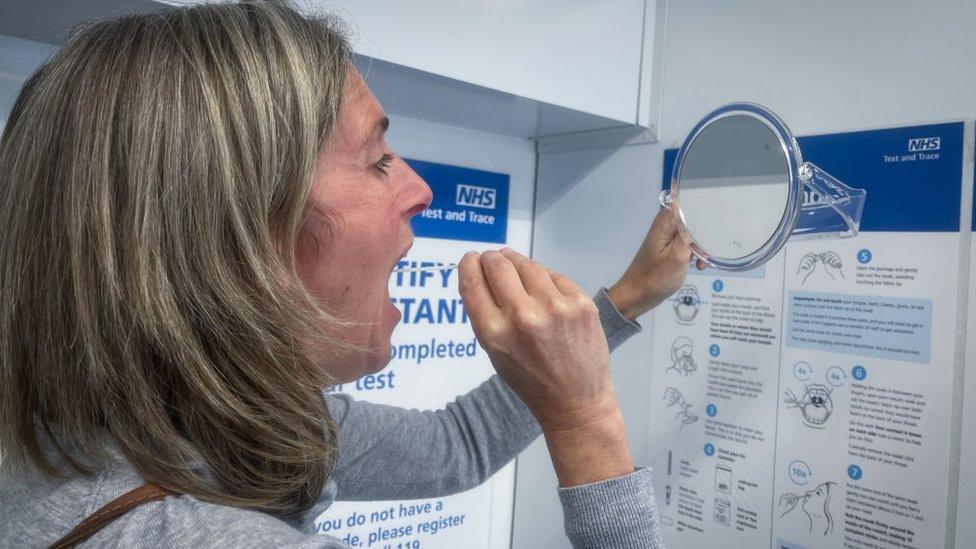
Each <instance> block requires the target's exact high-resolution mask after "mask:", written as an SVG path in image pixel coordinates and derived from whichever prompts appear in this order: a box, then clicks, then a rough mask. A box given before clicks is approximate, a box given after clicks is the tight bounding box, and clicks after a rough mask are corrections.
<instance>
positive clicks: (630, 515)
mask: <svg viewBox="0 0 976 549" xmlns="http://www.w3.org/2000/svg"><path fill="white" fill-rule="evenodd" d="M559 500H560V501H561V502H562V505H563V520H564V521H565V528H566V535H567V536H568V537H569V540H570V541H571V542H572V543H573V547H576V548H581V547H583V548H588V547H594V548H595V547H601V548H607V547H620V548H631V547H634V548H637V547H639V548H648V547H652V548H655V547H664V542H663V540H662V539H661V527H660V524H659V522H658V516H657V505H656V503H655V501H654V489H653V487H652V485H651V470H650V469H646V468H638V469H636V470H635V471H634V472H633V473H630V474H629V475H624V476H622V477H618V478H613V479H608V480H604V481H601V482H596V483H593V484H584V485H581V486H571V487H567V488H559Z"/></svg>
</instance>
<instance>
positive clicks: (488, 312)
mask: <svg viewBox="0 0 976 549" xmlns="http://www.w3.org/2000/svg"><path fill="white" fill-rule="evenodd" d="M459 273H460V292H461V297H462V299H463V300H464V304H465V309H466V310H467V312H468V316H469V318H470V319H471V325H472V327H473V328H474V332H475V335H476V336H478V340H479V341H480V342H481V345H482V347H484V348H485V350H486V351H487V352H488V355H489V357H490V358H491V362H492V365H493V366H494V368H495V370H496V371H497V372H498V375H499V376H501V378H502V379H503V380H504V381H505V382H506V383H507V384H508V386H509V387H511V388H512V390H513V391H515V392H516V394H518V395H519V397H520V398H521V399H522V401H523V402H525V404H526V405H527V406H528V407H529V410H531V411H532V414H533V415H534V416H535V417H536V419H537V420H538V421H539V425H540V426H541V427H542V431H543V433H544V434H545V436H546V441H547V443H548V445H549V450H550V454H551V456H552V459H553V464H554V466H555V469H556V474H557V476H558V477H559V481H560V484H562V485H564V486H571V485H577V484H583V483H587V482H595V481H598V480H603V479H606V478H613V477H617V476H621V475H625V474H628V473H630V472H632V471H633V462H632V461H631V459H630V453H629V450H628V448H627V441H626V435H625V432H624V424H623V418H622V415H621V413H620V406H619V404H618V402H617V397H616V393H615V391H614V388H613V382H612V381H611V378H610V368H609V361H610V355H609V351H608V350H607V341H606V338H605V337H604V335H603V330H602V328H601V326H600V319H599V314H598V312H597V309H596V306H595V305H594V304H593V301H592V300H591V299H590V298H589V296H587V295H586V294H585V293H583V291H582V290H580V288H579V287H578V286H576V284H574V283H573V282H572V281H570V280H569V279H568V278H566V277H564V276H562V275H559V274H556V273H553V272H551V271H549V270H548V269H546V268H545V267H543V266H542V265H540V264H538V263H536V262H535V261H532V260H531V259H529V258H527V257H525V256H523V255H521V254H518V253H516V252H514V251H511V250H502V251H501V252H494V251H493V252H485V253H483V254H478V253H469V254H467V255H465V256H464V258H463V259H462V260H461V263H460V265H459Z"/></svg>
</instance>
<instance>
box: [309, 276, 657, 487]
mask: <svg viewBox="0 0 976 549" xmlns="http://www.w3.org/2000/svg"><path fill="white" fill-rule="evenodd" d="M594 303H595V304H596V306H597V309H598V310H599V311H600V322H601V325H602V327H603V331H604V334H605V335H606V338H607V343H608V344H609V347H610V349H611V350H613V349H614V348H616V347H617V346H619V345H620V344H621V343H623V342H624V341H626V340H627V339H628V338H629V337H630V336H632V335H633V334H635V333H637V332H638V331H640V325H638V324H637V323H636V322H632V321H630V320H628V319H626V318H624V317H623V315H622V314H621V313H620V312H619V311H617V310H616V309H615V308H614V306H613V303H612V302H611V301H610V300H609V298H608V297H607V295H606V292H605V291H604V290H601V291H600V292H598V293H597V295H596V296H595V297H594ZM328 401H329V407H330V410H331V411H332V413H333V417H334V419H335V420H336V422H337V423H338V425H339V427H340V433H339V463H338V464H337V466H336V469H335V472H334V473H333V478H334V479H335V480H336V482H337V486H338V490H339V493H338V497H339V499H343V500H377V499H396V498H406V497H413V498H421V497H438V496H444V495H448V494H452V493H456V492H460V491H464V490H467V489H470V488H472V487H474V486H477V485H479V484H481V483H482V482H484V481H485V480H487V479H488V478H489V477H491V476H492V475H493V474H495V473H496V472H497V471H498V470H499V469H501V468H502V467H504V466H505V465H506V464H507V463H509V462H510V461H511V460H512V459H514V458H515V457H516V456H517V455H518V454H519V453H520V452H521V451H522V450H524V449H525V448H526V447H527V446H528V445H529V444H531V443H532V441H534V440H535V439H536V437H538V436H539V434H540V433H541V431H540V429H539V425H538V423H537V422H536V420H535V418H534V417H533V416H532V413H531V412H530V411H529V409H528V408H527V407H526V406H525V404H524V403H522V400H521V399H520V398H519V397H518V396H517V395H516V394H515V393H514V392H513V391H512V390H511V389H510V388H509V387H508V386H507V385H505V383H504V382H503V381H502V380H501V379H500V378H498V376H492V378H491V379H490V380H489V381H487V382H485V383H483V384H482V385H481V386H479V387H478V388H476V389H474V390H472V391H470V392H469V393H468V394H466V395H464V396H462V397H459V398H458V399H457V400H456V401H455V402H452V403H450V404H448V405H447V406H446V407H445V408H444V409H442V410H438V411H425V412H421V411H418V410H407V409H403V408H397V407H393V406H383V405H377V404H370V403H365V402H360V401H356V400H354V399H352V398H350V397H345V396H339V397H336V396H330V397H329V398H328Z"/></svg>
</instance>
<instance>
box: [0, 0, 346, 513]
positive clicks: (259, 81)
mask: <svg viewBox="0 0 976 549" xmlns="http://www.w3.org/2000/svg"><path fill="white" fill-rule="evenodd" d="M349 62H350V53H349V46H348V42H347V40H346V38H345V35H344V32H343V30H342V26H341V24H340V22H338V21H337V20H335V19H334V18H331V17H329V16H324V15H310V14H305V13H301V12H299V11H297V10H296V9H295V8H293V7H291V6H290V5H288V4H287V3H284V2H278V1H250V2H241V3H229V4H209V5H198V6H192V7H179V8H173V9H168V10H166V11H162V12H158V13H152V14H141V15H133V16H128V17H122V18H119V19H113V20H106V21H99V22H94V23H89V24H85V25H83V26H82V27H80V28H78V29H77V30H76V31H75V32H74V33H73V35H72V37H71V38H70V40H69V41H68V42H67V44H66V45H65V46H64V47H63V48H62V49H61V50H60V51H58V52H57V54H55V55H54V56H53V58H52V59H51V60H50V61H49V62H48V63H46V64H45V65H43V66H42V67H41V68H40V69H38V70H37V72H36V73H35V74H34V75H33V76H31V78H30V79H29V80H28V81H27V82H26V84H25V86H24V88H23V90H22V91H21V93H20V95H19V97H18V98H17V100H16V103H15V105H14V107H13V110H12V112H11V114H10V116H9V118H8V121H7V125H6V128H5V130H4V133H3V138H2V141H0V454H2V456H3V463H4V466H5V467H13V468H17V467H19V466H30V465H31V464H33V465H35V466H37V467H39V468H40V469H41V470H43V471H45V472H47V473H49V474H65V473H66V472H67V473H70V472H71V471H70V470H71V469H74V470H75V471H78V472H81V473H91V472H93V471H95V470H97V469H98V468H100V467H101V466H104V464H105V463H106V458H107V456H108V453H107V452H106V451H105V448H106V441H108V442H110V443H111V444H114V445H115V446H116V447H117V448H118V449H119V450H120V451H121V453H122V454H123V455H124V457H125V458H126V459H127V460H128V462H129V463H131V464H132V466H133V467H134V468H135V469H136V470H137V471H138V472H139V473H140V474H141V475H142V476H143V477H144V478H146V479H148V480H152V481H154V482H156V483H158V484H160V485H162V486H164V487H166V488H169V489H171V490H175V491H177V492H180V493H184V494H191V495H194V496H197V497H199V498H201V499H204V500H207V501H212V502H217V503H221V504H226V505H234V506H242V507H250V508H256V509H262V510H267V511H271V512H281V513H284V512H290V511H297V510H302V509H306V508H308V506H310V505H311V503H313V502H314V500H315V498H316V497H317V496H318V494H319V493H320V492H321V490H322V487H323V484H324V482H325V480H326V479H327V478H328V476H329V474H330V473H331V470H332V468H333V467H334V464H335V461H336V456H337V441H336V428H335V424H334V423H333V422H332V420H331V418H330V416H329V413H328V409H327V408H326V406H325V403H324V399H323V395H322V389H323V388H324V387H325V386H327V385H328V383H329V379H328V376H327V375H326V374H325V373H324V372H323V371H322V370H321V368H318V367H316V366H315V365H314V364H313V360H312V357H310V356H309V355H310V352H309V348H310V345H309V342H314V345H312V346H313V347H315V349H316V352H317V353H326V354H328V353H330V352H331V353H334V354H335V355H336V356H338V355H339V354H341V353H342V352H343V351H344V350H348V348H349V347H348V346H345V345H344V344H343V342H342V341H341V340H340V337H339V336H338V335H337V334H338V329H337V328H338V327H340V326H342V325H344V324H343V322H342V321H341V320H340V319H337V318H336V317H334V316H332V315H330V314H329V312H328V311H327V310H325V308H324V306H323V305H322V304H321V303H319V302H318V301H317V300H316V299H315V298H314V297H313V296H312V295H311V294H309V292H308V291H307V289H306V288H305V287H304V285H303V284H302V283H301V281H300V279H299V276H298V271H297V269H296V263H295V253H294V250H295V244H296V240H297V239H298V238H299V237H300V235H301V234H302V230H303V226H304V224H305V222H306V217H307V215H308V211H307V205H306V204H307V198H308V194H309V188H310V186H311V181H312V174H313V170H314V167H315V162H316V156H317V154H318V152H319V150H320V148H321V147H322V146H324V143H325V140H326V138H327V136H328V135H329V134H330V132H331V131H333V129H334V126H335V123H336V118H337V115H338V109H339V103H340V99H341V92H342V89H343V85H344V81H345V76H346V70H347V68H348V66H349ZM315 358H316V360H315V361H314V362H316V363H321V362H322V357H321V356H317V357H315ZM50 444H53V445H54V447H55V448H56V450H57V451H56V453H55V454H54V456H55V457H56V458H57V459H51V457H50V450H49V449H48V450H46V448H49V447H50ZM200 465H204V466H205V467H200ZM66 468H67V471H66V470H65V469H66ZM210 475H212V476H210Z"/></svg>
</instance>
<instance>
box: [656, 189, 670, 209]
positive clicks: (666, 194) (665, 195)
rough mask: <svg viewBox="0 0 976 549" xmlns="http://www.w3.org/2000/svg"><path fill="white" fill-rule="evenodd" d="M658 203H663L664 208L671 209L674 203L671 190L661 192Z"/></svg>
mask: <svg viewBox="0 0 976 549" xmlns="http://www.w3.org/2000/svg"><path fill="white" fill-rule="evenodd" d="M657 201H658V202H660V203H661V207H662V208H670V207H671V202H672V197H671V190H670V189H664V190H663V191H661V194H659V195H658V197H657Z"/></svg>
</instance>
